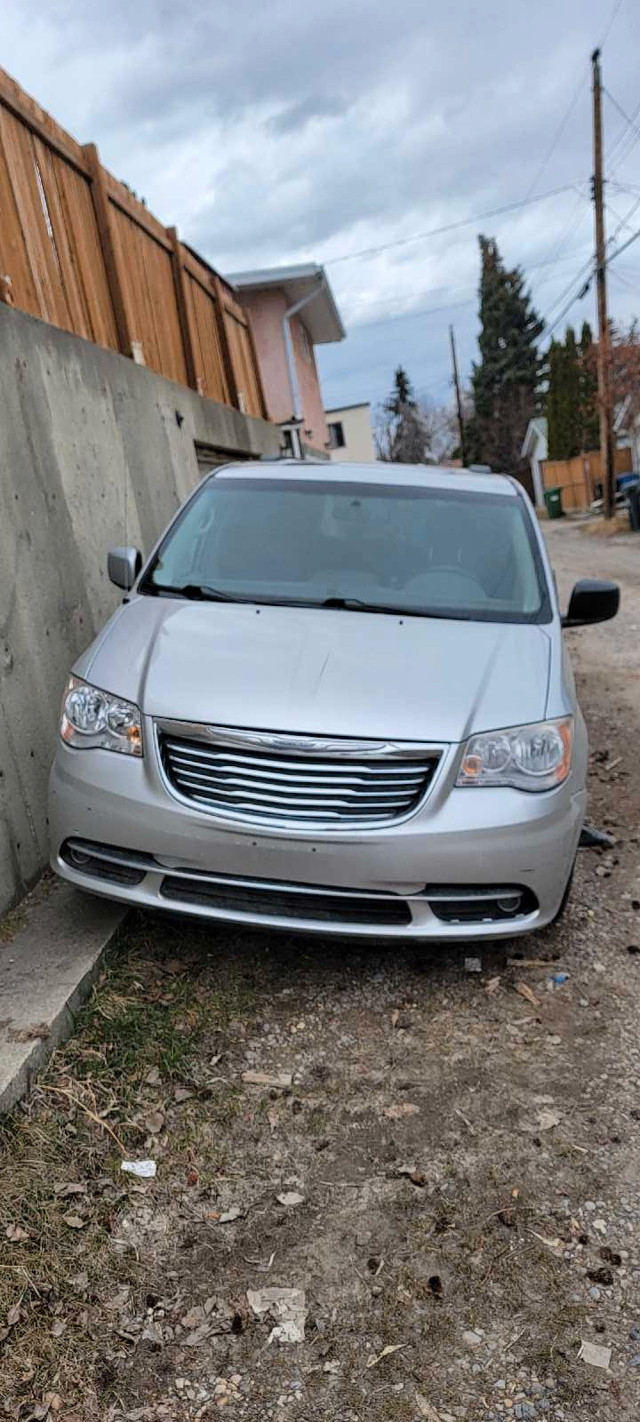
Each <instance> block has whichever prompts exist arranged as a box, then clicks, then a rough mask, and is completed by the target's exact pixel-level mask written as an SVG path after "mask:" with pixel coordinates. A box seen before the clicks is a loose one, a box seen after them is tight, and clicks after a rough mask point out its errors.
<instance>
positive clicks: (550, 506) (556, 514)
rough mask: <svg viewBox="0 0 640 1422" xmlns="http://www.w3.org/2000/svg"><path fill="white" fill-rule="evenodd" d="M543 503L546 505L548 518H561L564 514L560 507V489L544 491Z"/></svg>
mask: <svg viewBox="0 0 640 1422" xmlns="http://www.w3.org/2000/svg"><path fill="white" fill-rule="evenodd" d="M544 501H545V504H546V505H547V513H548V515H549V518H562V515H563V513H564V509H563V507H562V489H545V491H544Z"/></svg>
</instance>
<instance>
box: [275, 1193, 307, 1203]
mask: <svg viewBox="0 0 640 1422" xmlns="http://www.w3.org/2000/svg"><path fill="white" fill-rule="evenodd" d="M276 1199H277V1200H278V1203H279V1204H280V1205H291V1206H293V1205H303V1204H304V1195H299V1194H298V1191H297V1190H285V1191H284V1194H282V1195H277V1196H276Z"/></svg>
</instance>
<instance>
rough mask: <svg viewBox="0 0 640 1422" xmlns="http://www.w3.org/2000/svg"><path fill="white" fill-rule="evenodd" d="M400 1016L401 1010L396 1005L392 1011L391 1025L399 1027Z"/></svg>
mask: <svg viewBox="0 0 640 1422" xmlns="http://www.w3.org/2000/svg"><path fill="white" fill-rule="evenodd" d="M399 1016H400V1013H399V1011H398V1008H397V1007H394V1009H393V1012H392V1013H391V1026H392V1027H397V1025H398V1018H399Z"/></svg>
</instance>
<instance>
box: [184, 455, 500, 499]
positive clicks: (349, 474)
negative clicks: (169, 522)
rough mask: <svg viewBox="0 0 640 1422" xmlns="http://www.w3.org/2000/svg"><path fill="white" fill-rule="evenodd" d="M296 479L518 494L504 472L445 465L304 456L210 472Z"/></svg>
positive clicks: (214, 475) (221, 475) (216, 476)
mask: <svg viewBox="0 0 640 1422" xmlns="http://www.w3.org/2000/svg"><path fill="white" fill-rule="evenodd" d="M288 475H291V476H292V478H293V477H295V478H296V479H308V480H309V481H312V480H315V481H318V480H320V481H322V483H335V484H344V483H350V484H353V483H358V484H383V485H384V484H396V485H403V486H404V487H407V485H412V484H415V485H416V486H418V485H419V486H420V487H421V488H426V489H451V488H452V487H454V488H455V489H458V490H462V491H463V492H464V493H469V494H471V493H477V494H503V495H505V496H506V497H507V498H515V497H517V488H516V486H515V485H514V483H513V482H512V480H511V479H509V478H508V477H507V476H506V475H504V474H475V473H473V472H472V471H471V470H469V469H459V468H455V469H452V468H447V466H446V465H442V466H440V465H432V464H385V463H382V462H378V463H376V464H339V463H337V462H336V463H332V462H331V461H330V460H326V461H325V460H317V461H313V462H312V461H311V460H306V459H274V460H262V459H261V460H259V461H258V460H256V461H255V462H254V461H251V462H250V463H247V464H225V465H223V466H222V467H219V468H218V469H215V470H213V471H212V473H211V475H210V476H209V477H210V478H212V479H220V478H223V479H235V478H245V479H246V478H247V477H248V478H251V479H264V480H265V482H267V481H268V480H269V479H286V478H287V476H288Z"/></svg>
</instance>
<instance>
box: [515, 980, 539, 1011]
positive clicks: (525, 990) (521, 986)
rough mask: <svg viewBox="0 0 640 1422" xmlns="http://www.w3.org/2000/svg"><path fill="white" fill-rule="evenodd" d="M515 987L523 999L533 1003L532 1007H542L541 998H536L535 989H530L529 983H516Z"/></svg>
mask: <svg viewBox="0 0 640 1422" xmlns="http://www.w3.org/2000/svg"><path fill="white" fill-rule="evenodd" d="M513 986H514V988H515V991H516V992H519V993H520V996H521V997H524V998H526V1000H527V1002H530V1003H531V1006H532V1007H539V1006H540V998H539V997H536V995H535V993H534V991H533V988H530V987H529V985H528V983H514V985H513Z"/></svg>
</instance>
